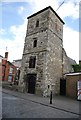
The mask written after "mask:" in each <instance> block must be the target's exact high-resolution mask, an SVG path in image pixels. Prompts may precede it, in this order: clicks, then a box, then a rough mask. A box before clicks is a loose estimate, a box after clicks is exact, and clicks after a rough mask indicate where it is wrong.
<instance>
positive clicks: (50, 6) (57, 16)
mask: <svg viewBox="0 0 81 120" xmlns="http://www.w3.org/2000/svg"><path fill="white" fill-rule="evenodd" d="M49 8H50V9H51V10H52V11H53V13H54V14H55V15H56V16H57V17H58V18H59V20H60V21H61V22H62V23H63V24H65V23H64V21H63V20H62V19H61V18H60V17H59V16H58V14H57V13H56V12H55V11H54V10H53V8H52V7H51V6H48V7H46V8H44V9H42V10H40V11H38V12H36V13H34V14H33V15H30V16H29V17H27V19H29V18H31V17H34V16H36V15H37V14H39V13H41V12H43V11H45V10H47V9H49Z"/></svg>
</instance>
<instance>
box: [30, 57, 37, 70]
mask: <svg viewBox="0 0 81 120" xmlns="http://www.w3.org/2000/svg"><path fill="white" fill-rule="evenodd" d="M35 63H36V56H31V57H30V60H29V68H35Z"/></svg>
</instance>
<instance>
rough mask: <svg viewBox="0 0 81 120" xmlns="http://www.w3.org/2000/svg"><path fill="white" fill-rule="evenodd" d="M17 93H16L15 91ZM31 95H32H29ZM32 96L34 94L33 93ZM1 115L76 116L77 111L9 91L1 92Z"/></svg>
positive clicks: (13, 116) (29, 116) (34, 116)
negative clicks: (72, 111) (70, 110)
mask: <svg viewBox="0 0 81 120" xmlns="http://www.w3.org/2000/svg"><path fill="white" fill-rule="evenodd" d="M17 94H18V93H17ZM30 96H32V95H30ZM33 96H34V95H33ZM2 98H3V99H2V108H3V109H2V116H3V118H78V117H79V115H78V114H77V113H71V112H69V111H67V110H62V109H59V108H56V107H55V108H54V107H52V106H49V105H45V104H40V102H35V101H32V100H31V99H30V100H29V99H26V98H25V97H23V98H21V96H20V97H19V96H14V95H13V94H12V95H11V94H10V93H5V92H3V94H2Z"/></svg>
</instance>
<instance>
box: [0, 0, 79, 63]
mask: <svg viewBox="0 0 81 120" xmlns="http://www.w3.org/2000/svg"><path fill="white" fill-rule="evenodd" d="M63 1H64V4H62V6H61V7H60V8H59V9H58V7H59V6H60V5H61V3H62V2H63ZM79 2H80V0H21V1H20V0H3V1H2V0H1V2H0V55H2V56H3V57H4V55H5V51H8V52H9V56H8V60H9V61H11V62H13V60H17V59H21V58H22V55H23V48H24V42H25V36H26V30H27V17H28V16H30V15H32V14H33V13H36V12H37V11H39V10H41V9H43V8H45V7H47V6H51V7H52V8H53V9H54V10H55V11H56V12H57V14H58V15H59V16H60V17H61V19H62V20H63V21H64V22H65V24H64V26H63V47H64V49H65V51H66V53H67V55H68V57H70V58H72V59H73V60H75V61H76V62H77V63H78V61H79V59H81V57H80V55H79V18H80V16H79Z"/></svg>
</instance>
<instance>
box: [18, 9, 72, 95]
mask: <svg viewBox="0 0 81 120" xmlns="http://www.w3.org/2000/svg"><path fill="white" fill-rule="evenodd" d="M37 20H39V26H38V27H36V21H37ZM34 39H36V40H37V47H33V43H34ZM30 56H36V64H35V68H29V59H30ZM63 67H64V69H63ZM69 70H70V69H69V67H68V60H67V56H66V55H65V53H64V51H63V23H62V21H61V20H60V19H59V17H58V16H57V15H56V14H54V12H53V11H52V10H51V9H50V8H48V9H46V10H45V11H42V12H40V13H38V14H35V15H34V16H32V17H29V18H28V25H27V34H26V38H25V44H24V51H23V58H22V65H21V74H20V82H19V85H20V86H22V88H23V89H24V90H25V88H26V83H25V77H26V75H27V74H29V73H35V74H37V78H36V86H35V91H36V94H41V95H44V96H49V95H50V91H51V90H52V91H53V94H59V91H60V78H61V77H62V75H63V72H64V73H65V72H68V71H69Z"/></svg>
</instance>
